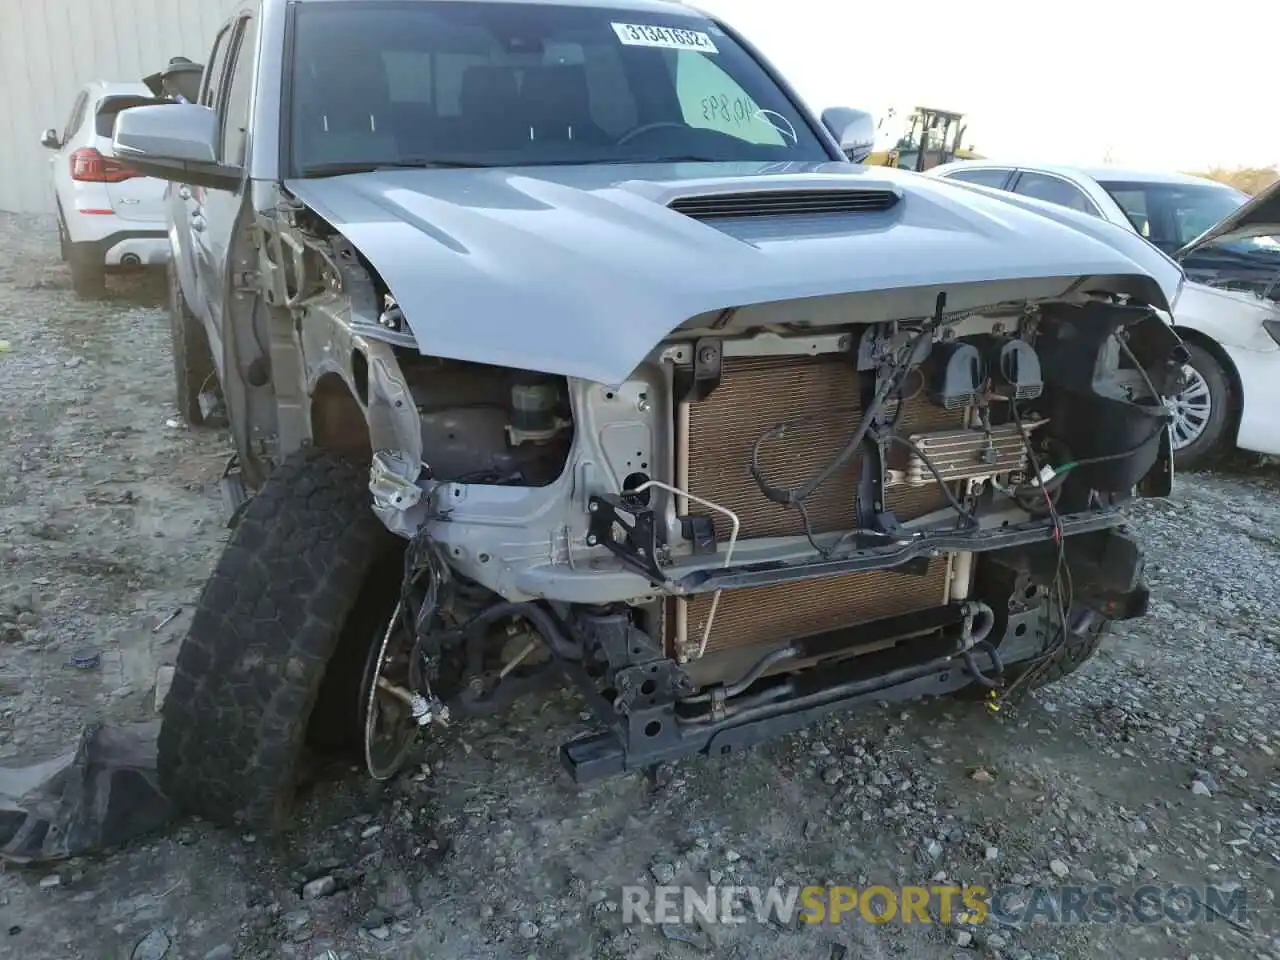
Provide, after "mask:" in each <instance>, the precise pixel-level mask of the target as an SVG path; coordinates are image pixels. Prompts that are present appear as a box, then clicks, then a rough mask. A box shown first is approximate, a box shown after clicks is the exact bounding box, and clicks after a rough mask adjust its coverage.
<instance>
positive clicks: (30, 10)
mask: <svg viewBox="0 0 1280 960" xmlns="http://www.w3.org/2000/svg"><path fill="white" fill-rule="evenodd" d="M240 5H241V3H240V2H238V0H0V210H10V211H20V212H33V213H34V212H52V210H53V191H52V189H51V188H50V186H49V170H48V161H49V152H48V151H47V150H45V149H44V148H43V147H41V146H40V134H41V132H42V131H44V130H45V129H47V128H49V127H57V128H58V130H61V129H62V128H63V126H65V124H66V122H67V119H68V117H69V115H70V113H71V105H72V101H73V100H74V99H75V95H76V91H77V90H78V89H79V88H80V86H81V85H82V84H84V83H85V82H87V81H89V80H120V81H129V82H136V81H138V80H141V79H142V78H143V77H145V76H146V75H147V74H149V73H154V72H155V71H156V70H158V69H159V68H160V67H161V66H163V65H164V64H165V63H166V62H167V61H168V60H169V58H170V57H176V56H183V57H190V58H191V59H192V60H194V61H196V62H197V63H203V62H204V61H205V59H206V57H207V51H208V49H209V47H210V45H211V44H212V43H213V37H214V34H215V33H216V32H217V29H218V27H219V25H221V23H222V21H223V20H224V19H225V17H226V16H228V15H229V14H230V12H231V10H232V9H233V8H234V7H236V6H240Z"/></svg>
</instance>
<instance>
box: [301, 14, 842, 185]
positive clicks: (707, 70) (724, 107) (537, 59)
mask: <svg viewBox="0 0 1280 960" xmlns="http://www.w3.org/2000/svg"><path fill="white" fill-rule="evenodd" d="M293 9H294V11H295V14H294V15H295V16H296V21H295V33H294V64H293V78H292V94H291V103H290V104H289V107H288V109H289V115H290V130H291V141H292V142H291V153H292V167H293V169H294V171H295V172H296V173H297V174H298V175H302V176H307V175H312V176H317V175H325V174H329V173H341V172H345V171H346V170H355V169H360V168H362V167H365V166H367V167H371V168H376V167H379V166H396V165H407V166H417V165H431V164H442V165H463V166H471V165H475V166H495V165H504V166H505V165H517V164H552V163H555V164H562V163H600V162H604V163H610V162H611V163H629V162H635V163H640V162H654V161H668V160H681V161H697V160H706V161H735V160H763V161H792V160H817V161H822V160H831V159H832V157H831V155H830V154H828V152H827V150H826V149H825V148H824V146H823V144H822V142H821V141H820V140H819V139H818V137H817V136H816V135H815V133H814V131H813V130H812V129H811V128H810V127H809V125H808V123H807V122H806V121H805V120H804V119H803V117H802V116H801V115H800V114H799V112H798V111H797V110H796V108H795V106H794V104H792V102H791V101H790V100H789V99H788V98H787V97H786V96H785V95H784V94H783V92H782V91H781V90H780V89H779V88H778V86H777V85H776V84H775V83H774V82H773V81H772V80H771V79H770V78H769V76H768V74H767V73H766V72H765V70H764V69H763V68H762V67H761V65H760V64H759V63H758V62H757V61H756V60H754V59H753V58H752V57H751V56H750V55H749V54H748V53H747V52H746V51H745V50H744V49H743V48H742V47H740V46H739V45H738V44H737V43H735V42H734V41H733V40H732V39H731V38H730V37H728V36H726V35H725V33H724V31H722V30H721V29H720V28H719V27H717V26H716V25H715V24H714V23H713V22H712V21H710V20H708V19H706V18H705V17H701V16H698V15H696V14H692V13H683V12H682V13H654V12H639V11H634V10H622V9H607V8H602V7H585V6H584V7H577V6H556V5H550V4H542V3H538V4H530V3H472V2H465V0H454V2H449V3H420V2H404V0H401V2H386V3H383V2H371V0H362V2H358V3H311V4H306V3H304V4H298V5H295V6H294V8H293Z"/></svg>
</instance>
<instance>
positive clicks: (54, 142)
mask: <svg viewBox="0 0 1280 960" xmlns="http://www.w3.org/2000/svg"><path fill="white" fill-rule="evenodd" d="M40 146H42V147H44V148H45V149H46V150H57V149H59V148H60V147H61V146H62V138H61V137H59V136H58V131H57V130H55V129H53V127H50V128H49V129H48V130H46V131H45V132H44V133H42V134H40Z"/></svg>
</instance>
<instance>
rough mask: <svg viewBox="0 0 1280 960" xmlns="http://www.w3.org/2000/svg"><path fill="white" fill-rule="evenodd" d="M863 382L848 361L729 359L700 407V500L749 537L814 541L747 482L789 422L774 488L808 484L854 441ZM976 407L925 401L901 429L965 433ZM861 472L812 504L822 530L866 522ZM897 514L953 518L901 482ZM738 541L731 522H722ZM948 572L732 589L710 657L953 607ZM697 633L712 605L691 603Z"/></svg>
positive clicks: (890, 497)
mask: <svg viewBox="0 0 1280 960" xmlns="http://www.w3.org/2000/svg"><path fill="white" fill-rule="evenodd" d="M858 379H859V378H858V374H857V371H856V370H854V368H853V366H852V364H851V363H850V362H849V360H848V358H847V357H843V356H834V355H833V356H821V357H767V358H754V357H753V358H738V357H728V358H725V360H724V365H723V367H722V370H721V381H720V385H719V386H718V387H717V388H716V389H715V390H714V391H712V393H711V395H710V396H709V397H708V398H707V399H706V400H703V401H701V402H698V403H693V404H691V406H690V412H689V433H688V438H687V441H688V446H687V449H688V451H689V473H688V485H689V486H688V489H689V492H690V493H692V494H695V495H697V496H699V497H703V498H705V499H707V500H710V501H712V502H713V503H718V504H720V505H722V506H724V507H727V508H728V509H730V510H732V511H734V512H735V513H736V514H737V515H738V518H739V520H740V522H741V530H740V532H739V538H740V540H741V539H750V538H753V537H777V536H795V535H799V534H802V533H803V532H804V526H803V522H802V520H801V517H800V515H799V513H798V512H797V511H796V510H794V509H788V508H785V507H783V506H781V505H779V504H776V503H773V502H772V501H770V500H768V499H767V498H766V497H765V496H764V495H763V494H762V493H761V492H760V490H759V488H758V487H757V486H756V483H755V481H754V480H753V479H752V477H751V475H750V474H749V473H748V465H749V464H750V462H751V453H752V448H753V446H754V445H755V443H756V441H757V439H758V438H759V437H760V435H761V434H763V433H764V432H766V431H767V430H769V429H770V428H771V427H774V426H776V425H777V424H779V423H787V424H795V426H794V427H792V428H789V429H788V430H787V432H786V434H785V435H784V436H782V437H780V438H777V439H771V440H768V441H766V442H765V443H764V444H763V446H762V447H761V450H760V467H761V470H762V471H763V473H764V476H765V478H766V480H767V481H768V482H769V483H770V484H771V485H772V486H775V487H779V488H792V487H797V486H800V485H801V484H803V483H804V482H805V481H806V480H808V479H809V478H810V477H812V476H813V475H814V474H815V473H817V471H819V470H821V469H822V468H823V467H825V466H826V465H827V464H828V463H830V462H831V460H832V459H833V458H834V457H835V456H836V454H837V453H838V452H839V451H840V450H841V449H842V448H843V447H844V445H845V444H846V443H847V442H848V440H849V437H850V436H851V435H852V434H853V431H854V430H855V429H856V428H857V425H858V421H859V418H860V416H861V405H860V402H859V390H858ZM965 418H966V411H965V410H944V409H942V408H940V407H935V406H933V405H931V404H930V403H928V402H927V401H926V400H924V399H923V398H922V397H917V398H914V399H911V400H907V401H905V409H904V410H903V412H902V418H901V420H900V421H899V426H898V432H899V433H900V434H903V435H908V436H909V435H911V434H920V433H928V432H932V431H938V430H954V429H957V428H960V427H962V426H964V424H965ZM860 470H861V465H860V462H859V458H858V457H856V456H855V457H854V458H852V459H851V460H850V462H849V463H848V464H846V465H845V466H844V467H843V468H842V469H841V470H839V471H838V472H836V473H835V474H833V475H832V477H831V478H830V479H829V480H828V481H827V482H826V483H825V484H824V485H823V486H822V487H820V488H819V489H818V490H817V491H816V492H814V494H813V495H812V496H811V497H810V498H809V499H808V501H807V502H806V506H807V508H808V512H809V519H810V522H811V524H812V527H813V532H814V533H828V532H832V531H836V530H848V529H851V528H853V527H855V526H856V525H857V488H858V478H859V476H860ZM885 497H886V504H885V505H886V506H887V507H888V509H890V510H893V511H894V513H895V514H896V515H897V517H898V519H899V520H909V519H912V518H914V517H918V516H921V515H923V514H926V513H930V512H932V511H934V510H938V509H942V508H944V507H946V505H947V498H946V495H945V494H944V493H943V491H942V490H940V489H939V488H938V487H937V485H935V484H930V485H926V486H910V485H906V484H901V485H895V486H891V487H888V488H886V490H885ZM717 533H718V536H719V538H720V540H721V541H722V542H723V541H725V540H727V539H728V536H729V530H728V525H727V524H726V523H724V522H723V520H718V521H717ZM946 578H947V563H946V560H945V558H939V559H937V560H935V561H933V563H932V564H931V565H930V567H929V570H928V572H927V573H926V574H924V575H923V576H918V575H912V574H901V573H892V572H874V573H858V574H849V575H843V576H838V577H828V578H824V579H821V580H810V581H804V582H801V583H796V584H784V585H778V586H769V587H758V588H750V589H745V590H727V591H725V592H724V593H723V594H722V595H721V598H720V604H719V607H718V609H717V611H716V617H715V621H714V624H713V626H712V631H711V639H710V642H709V644H708V650H724V649H729V648H734V647H741V646H748V645H754V644H757V643H764V642H769V641H786V640H791V639H795V638H797V637H800V636H804V635H810V634H814V633H822V632H826V631H829V630H836V629H841V628H845V627H850V626H854V625H857V624H859V623H864V622H866V621H868V620H873V619H876V618H878V617H884V616H891V615H894V614H898V613H909V612H913V611H916V610H922V609H927V608H929V607H933V606H938V605H940V604H942V603H943V601H944V599H945V595H946ZM688 604H689V606H688V624H689V636H690V637H691V638H694V639H696V638H699V637H701V634H702V629H703V626H704V624H705V622H706V615H707V612H708V609H709V608H710V604H711V598H710V596H700V597H696V598H694V599H692V600H690V601H688Z"/></svg>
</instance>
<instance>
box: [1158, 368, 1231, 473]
mask: <svg viewBox="0 0 1280 960" xmlns="http://www.w3.org/2000/svg"><path fill="white" fill-rule="evenodd" d="M1186 347H1187V351H1188V353H1190V354H1191V356H1190V359H1189V361H1188V362H1187V364H1186V365H1185V366H1184V367H1183V368H1182V373H1183V387H1182V389H1181V390H1180V391H1179V392H1178V393H1177V394H1175V395H1174V396H1173V397H1170V398H1169V400H1168V406H1169V412H1170V413H1171V414H1172V416H1173V419H1172V421H1171V422H1170V424H1169V430H1170V434H1171V436H1172V439H1173V463H1174V466H1175V467H1176V468H1177V469H1179V470H1192V469H1195V468H1196V467H1204V466H1208V465H1209V464H1210V463H1211V462H1212V461H1213V460H1215V459H1216V458H1218V457H1219V456H1221V455H1222V454H1223V453H1225V452H1226V447H1227V432H1228V428H1229V427H1230V425H1231V407H1232V400H1233V398H1232V389H1231V377H1230V376H1229V375H1228V374H1227V371H1226V370H1225V369H1224V368H1223V365H1222V363H1221V362H1220V361H1219V360H1218V358H1217V357H1215V356H1214V355H1213V354H1212V353H1210V352H1209V351H1208V350H1206V349H1205V348H1204V347H1202V346H1200V345H1199V344H1195V343H1188V344H1187V345H1186Z"/></svg>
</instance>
